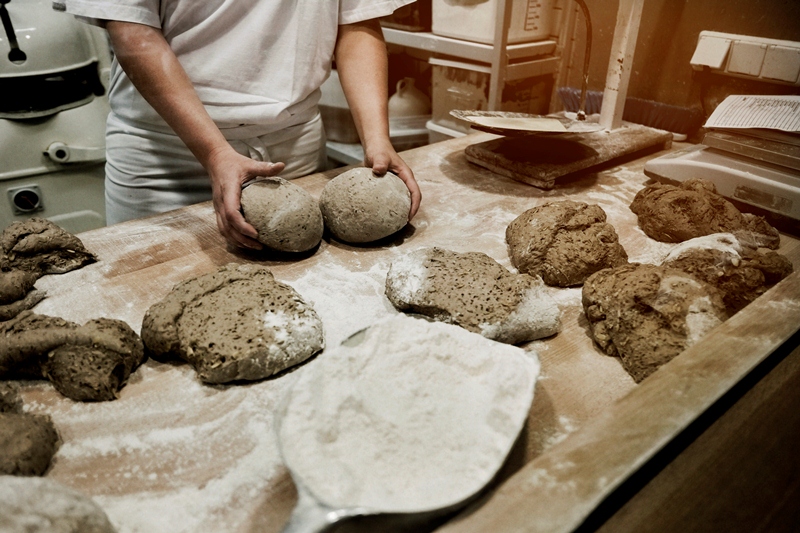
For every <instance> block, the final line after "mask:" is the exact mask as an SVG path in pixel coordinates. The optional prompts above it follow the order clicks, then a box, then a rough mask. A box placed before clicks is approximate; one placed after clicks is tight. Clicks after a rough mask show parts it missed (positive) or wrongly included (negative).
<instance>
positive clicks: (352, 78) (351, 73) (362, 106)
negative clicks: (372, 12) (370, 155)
mask: <svg viewBox="0 0 800 533" xmlns="http://www.w3.org/2000/svg"><path fill="white" fill-rule="evenodd" d="M335 58H336V69H337V71H338V72H339V79H340V80H341V83H342V89H343V90H344V93H345V96H346V97H347V103H348V105H349V106H350V111H351V112H352V114H353V120H354V122H355V124H356V129H357V130H358V134H359V136H360V137H361V142H362V143H363V144H364V145H365V146H367V145H369V144H371V143H373V142H388V141H389V121H388V99H389V98H388V83H389V82H388V74H387V70H388V59H387V53H386V43H385V41H384V40H383V32H382V31H381V27H380V23H379V22H378V21H377V20H368V21H365V22H359V23H356V24H348V25H344V26H339V35H338V37H337V41H336V52H335Z"/></svg>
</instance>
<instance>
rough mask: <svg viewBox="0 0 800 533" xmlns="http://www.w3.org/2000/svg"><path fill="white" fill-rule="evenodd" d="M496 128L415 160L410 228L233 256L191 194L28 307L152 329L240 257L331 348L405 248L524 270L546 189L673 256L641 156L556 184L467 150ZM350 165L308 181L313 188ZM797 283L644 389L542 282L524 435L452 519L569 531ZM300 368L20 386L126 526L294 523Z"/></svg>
mask: <svg viewBox="0 0 800 533" xmlns="http://www.w3.org/2000/svg"><path fill="white" fill-rule="evenodd" d="M492 138H493V136H491V135H488V134H475V135H468V136H466V137H463V138H460V139H453V140H451V141H446V142H443V143H437V144H434V145H430V146H426V147H422V148H418V149H414V150H411V151H408V152H405V153H404V154H403V156H404V158H405V159H406V161H408V163H409V164H410V166H411V167H412V168H413V169H414V171H415V173H416V175H417V177H418V180H419V182H420V186H421V189H422V194H423V203H422V208H421V210H420V212H419V214H418V216H417V217H416V218H415V219H414V222H413V226H412V227H410V228H408V229H407V230H406V231H405V232H403V233H402V234H401V235H399V236H398V237H397V238H396V239H394V240H391V241H390V242H384V243H381V244H380V245H378V246H349V245H345V244H342V243H338V242H336V241H335V240H330V239H326V240H324V241H323V242H322V243H321V245H320V247H319V249H317V250H316V251H315V252H314V253H313V254H310V255H304V256H302V257H299V258H297V257H295V258H291V257H287V256H285V255H284V256H275V255H253V254H245V253H239V252H231V251H229V250H227V249H226V247H225V244H224V242H223V240H222V238H221V237H220V235H219V234H218V232H217V229H216V226H215V223H214V216H213V210H212V208H211V205H210V204H208V203H205V204H198V205H195V206H191V207H188V208H184V209H180V210H178V211H173V212H170V213H165V214H163V215H158V216H155V217H151V218H148V219H143V220H137V221H131V222H127V223H124V224H118V225H115V226H111V227H108V228H103V229H99V230H94V231H90V232H86V233H83V234H81V235H80V236H81V239H82V240H83V241H84V243H85V244H86V246H87V247H88V248H89V249H90V250H91V251H93V252H95V253H96V254H97V255H98V257H99V262H98V263H96V264H93V265H90V266H87V267H85V268H83V269H81V270H78V271H75V272H71V273H68V274H64V275H60V276H46V277H44V278H42V279H40V280H39V282H37V287H38V288H40V289H44V290H46V291H47V292H48V297H47V298H46V299H45V300H44V301H42V302H41V303H40V304H39V305H38V306H37V307H36V308H35V311H37V312H39V313H43V314H48V315H54V316H61V317H64V318H66V319H69V320H72V321H75V322H80V323H83V322H85V321H87V320H89V319H91V318H97V317H100V316H106V317H111V318H118V319H121V320H125V321H126V322H127V323H128V324H130V325H131V327H133V328H134V330H136V331H139V330H140V328H141V322H142V317H143V315H144V313H145V311H146V310H147V308H148V307H149V306H150V305H152V304H153V303H155V302H157V301H159V300H160V299H161V298H163V296H164V295H165V294H166V293H167V292H168V291H169V290H170V289H171V288H172V286H173V285H175V284H176V283H178V282H180V281H182V280H184V279H186V278H188V277H192V276H196V275H199V274H203V273H207V272H210V271H213V270H214V269H216V268H217V267H219V266H221V265H224V264H226V263H228V262H236V263H244V262H255V263H258V264H262V265H265V266H268V267H269V268H270V269H271V270H272V271H273V273H274V274H275V277H276V278H277V279H278V280H280V281H283V282H285V283H288V284H290V285H292V286H293V287H294V288H295V289H296V290H297V291H298V292H299V293H300V294H301V295H303V297H304V298H306V299H307V300H308V301H310V302H311V303H312V304H313V305H314V308H315V309H316V310H317V312H318V313H319V315H320V317H321V318H322V321H323V324H324V328H325V336H326V343H327V345H328V346H333V345H336V344H337V343H338V342H340V341H341V340H343V339H344V338H346V336H348V335H349V334H350V333H353V332H354V331H356V330H358V329H361V328H363V327H364V326H366V325H368V324H370V323H371V322H373V321H375V320H377V319H380V318H382V317H385V316H389V315H391V314H393V313H396V311H395V310H394V309H393V308H392V306H391V304H390V303H389V302H388V300H387V299H386V297H385V295H384V293H383V291H384V283H385V277H386V273H387V271H388V268H389V265H390V264H391V261H392V260H393V259H395V258H398V257H402V256H403V255H405V254H406V253H408V252H409V251H412V250H415V249H417V248H419V247H423V246H441V247H444V248H448V249H451V250H454V251H458V252H466V251H481V252H484V253H486V254H487V255H489V256H491V257H493V258H495V259H496V260H497V261H498V262H500V263H501V264H503V265H504V266H506V267H508V268H511V265H510V261H509V258H508V253H507V250H506V244H505V240H504V234H505V228H506V226H507V225H508V224H509V223H510V222H511V221H512V220H513V219H514V218H516V217H517V216H518V215H519V214H521V213H522V212H524V211H525V210H527V209H530V208H532V207H535V206H537V205H541V204H543V203H545V202H548V201H552V200H558V199H567V198H569V199H572V200H576V201H583V202H590V203H595V204H598V205H600V206H601V207H602V208H603V209H604V210H605V211H606V213H607V216H608V221H609V222H610V223H611V224H613V225H614V227H615V228H616V230H617V233H618V234H619V237H620V242H621V243H622V245H623V246H624V247H625V249H626V250H627V251H628V254H629V256H630V259H631V260H632V261H640V262H653V261H657V260H659V259H660V258H661V257H663V256H664V255H666V253H668V251H669V250H671V249H672V247H673V245H669V244H664V243H657V242H655V241H653V240H652V239H649V238H648V237H646V236H645V235H644V233H643V232H642V231H641V230H640V229H639V228H638V226H637V224H636V216H635V215H634V214H633V213H632V212H631V211H630V209H629V208H628V205H629V204H630V201H631V200H632V199H633V196H634V195H635V194H636V192H638V190H640V189H641V188H642V187H643V186H644V185H645V184H646V183H647V182H648V181H649V180H648V178H647V177H646V176H645V175H644V174H643V171H642V170H643V166H644V162H645V160H644V159H640V160H636V161H632V162H628V163H626V164H624V165H621V166H618V167H615V168H613V169H608V170H605V171H603V172H600V173H597V174H591V175H584V176H582V177H580V178H578V179H575V180H570V181H569V182H568V183H565V184H564V185H563V186H560V187H558V188H557V189H555V190H553V191H544V190H541V189H538V188H535V187H529V186H528V185H526V184H524V183H520V182H518V181H514V180H511V179H508V178H505V177H502V176H498V175H497V174H495V173H493V172H490V171H488V170H486V169H484V168H481V167H478V166H475V165H471V164H469V163H468V162H467V160H466V158H465V156H464V149H465V148H466V147H467V146H468V145H469V144H474V143H475V142H482V141H487V140H490V139H492ZM656 155H661V154H656ZM340 171H341V170H339V171H335V172H329V173H325V174H316V175H313V176H309V177H306V178H302V179H300V180H296V181H295V183H297V184H298V185H300V186H302V187H303V188H305V189H306V190H307V191H309V192H310V193H311V194H312V195H313V196H315V197H318V196H319V194H320V192H321V190H322V188H323V187H324V185H325V184H326V183H327V181H328V179H329V178H330V177H331V176H332V175H333V174H335V173H336V172H340ZM780 252H781V253H783V254H784V255H786V256H787V257H789V258H790V260H791V261H792V262H793V263H794V265H795V268H796V269H798V268H800V240H798V239H796V238H794V237H792V236H789V235H784V236H783V239H782V246H781V249H780ZM798 285H799V284H798V275H795V276H794V277H793V278H792V279H787V280H784V282H782V283H781V284H779V285H778V286H777V287H776V288H775V289H773V290H772V291H770V292H769V293H767V294H766V295H764V296H762V298H760V299H759V300H758V301H757V302H756V304H753V306H751V307H748V308H746V309H745V310H744V311H742V312H741V313H739V314H738V315H736V317H734V318H733V319H732V320H731V321H729V322H728V323H726V324H723V326H722V327H720V328H718V330H715V331H714V332H713V333H712V334H711V335H710V336H709V338H708V339H706V340H704V341H703V342H701V343H699V344H697V345H696V346H695V347H694V348H693V349H691V350H689V351H687V352H686V353H685V354H683V355H681V356H679V357H678V358H676V359H675V360H674V361H673V362H672V363H670V364H669V365H667V366H665V367H664V368H662V369H661V370H660V371H658V372H656V373H655V374H654V375H653V376H651V377H650V378H648V379H647V380H645V381H644V382H643V383H641V384H639V385H636V384H635V383H634V382H633V380H632V379H631V378H630V377H629V376H628V375H627V374H626V373H625V371H624V370H623V369H622V367H621V365H620V364H619V361H618V360H617V359H615V358H613V357H609V356H606V355H605V354H603V353H602V352H601V351H600V350H599V349H597V348H596V347H595V346H594V344H593V342H592V340H591V338H590V337H589V336H588V333H587V328H588V326H587V323H586V321H585V318H584V316H583V312H582V308H581V303H580V289H579V288H570V289H560V288H549V289H548V291H549V293H550V294H551V296H552V297H553V298H555V299H556V301H557V303H558V304H559V307H560V309H561V313H562V324H563V329H562V331H561V332H560V333H559V334H557V335H555V336H553V337H551V338H548V339H543V340H540V341H535V342H532V343H528V344H527V345H525V346H524V347H525V349H527V350H530V351H535V352H536V353H538V356H539V359H540V361H541V364H542V376H541V379H540V380H539V381H538V383H537V385H536V393H535V398H534V401H533V405H532V406H531V411H530V415H529V418H528V423H527V426H526V428H525V431H524V432H523V434H522V436H521V438H520V441H519V445H518V447H517V448H516V449H515V450H514V452H513V453H512V456H511V457H510V458H509V460H508V462H507V464H506V467H505V470H504V471H503V473H502V474H501V475H500V476H499V477H498V483H502V484H500V485H499V487H495V488H496V489H497V490H493V491H490V492H489V493H488V494H487V496H486V498H485V499H483V500H481V502H480V504H478V505H476V506H475V507H474V508H472V509H470V510H469V511H468V512H467V513H465V514H463V515H462V516H460V517H458V518H457V519H456V520H454V521H453V522H452V523H449V524H448V525H447V526H446V527H447V528H448V530H451V531H481V532H486V531H492V532H502V531H509V532H512V531H513V532H517V531H523V530H525V531H528V530H530V531H549V532H556V531H572V530H573V529H574V528H575V527H577V525H578V524H580V522H581V521H582V520H583V519H584V518H585V517H586V516H587V515H588V514H589V513H591V512H592V510H593V509H594V508H595V507H596V505H597V504H598V502H600V501H601V500H602V499H603V498H604V497H606V496H607V495H608V494H609V493H610V492H611V491H613V490H614V489H615V487H617V486H618V485H619V484H620V483H622V482H623V481H624V480H625V479H626V478H628V477H629V476H631V475H632V474H633V473H635V472H636V471H637V470H638V468H639V467H640V466H641V465H642V464H644V462H646V461H647V459H648V458H649V457H652V456H653V455H654V454H656V453H658V451H659V450H660V449H662V448H663V446H664V445H665V444H666V443H667V442H669V441H670V440H671V439H672V438H673V437H674V436H675V435H677V434H678V433H679V432H680V431H682V430H683V428H685V427H686V425H687V424H690V423H691V422H692V421H693V420H694V419H695V418H696V417H698V416H699V415H700V413H702V412H703V411H704V410H705V409H706V408H707V406H708V405H710V404H711V403H713V402H714V401H715V398H718V397H719V396H720V395H721V394H724V393H725V391H727V390H729V389H730V388H731V386H732V385H733V384H734V383H736V382H737V381H738V379H739V378H740V377H741V376H742V375H744V374H746V373H747V372H748V371H749V369H751V368H753V367H754V366H755V365H757V364H758V362H759V361H761V360H763V359H764V358H765V357H767V356H768V355H769V353H771V351H772V350H773V348H774V346H775V345H777V344H780V343H781V342H783V341H784V340H785V339H786V336H787V335H788V334H790V332H793V331H797V329H798V328H800V287H798ZM320 357H324V352H323V354H322V355H320ZM309 364H313V361H311V362H310V363H309ZM304 368H306V367H302V366H301V367H300V368H298V369H296V370H295V371H294V372H288V373H286V374H284V375H281V376H279V377H276V378H273V379H267V380H264V381H261V382H257V383H251V384H237V385H228V386H208V385H203V384H202V383H200V382H199V381H198V380H197V378H196V377H195V374H194V372H193V371H192V370H191V368H190V367H188V365H185V364H162V363H158V362H155V361H148V362H147V363H145V365H144V366H143V367H142V368H140V369H138V370H137V371H136V372H135V373H134V374H133V376H132V378H131V380H130V382H129V384H128V385H127V386H126V387H125V388H124V389H123V390H122V391H121V394H120V397H119V399H117V400H115V401H113V402H102V403H79V402H73V401H71V400H68V399H66V398H64V397H63V396H61V395H60V394H58V393H57V392H56V391H55V390H54V389H53V388H52V386H50V385H49V383H46V382H29V383H26V384H25V385H24V387H23V391H22V395H23V400H24V401H25V408H26V410H27V411H30V412H34V413H46V414H49V415H51V416H52V417H53V420H54V423H55V425H56V427H57V429H58V431H59V433H60V435H61V438H62V441H63V443H62V445H61V448H60V449H59V451H58V453H57V454H56V456H55V460H54V464H53V466H52V468H51V470H50V471H49V472H48V474H47V475H48V476H49V477H52V478H53V479H55V480H57V481H60V482H62V483H65V484H67V485H69V486H71V487H74V488H76V489H78V490H80V491H82V492H84V493H86V494H88V495H90V496H92V497H93V498H94V499H95V501H97V502H98V503H99V504H100V505H101V506H102V507H103V508H104V509H105V510H106V512H107V513H108V515H109V517H110V518H111V520H112V522H113V523H114V525H115V526H116V528H117V529H118V531H119V533H134V532H140V531H147V532H148V533H161V532H169V533H181V532H187V533H188V532H192V533H195V532H209V533H216V532H220V533H223V532H224V533H229V532H234V533H239V532H241V533H244V532H255V531H259V532H266V533H269V532H278V531H280V530H281V528H282V527H283V525H284V524H285V522H286V520H287V519H288V516H289V513H290V512H291V509H292V507H293V506H294V504H295V502H296V499H297V495H296V492H295V489H294V485H293V483H292V481H291V479H290V477H289V475H288V473H287V471H286V468H285V467H284V466H283V464H282V461H281V459H280V454H279V453H278V448H277V443H276V439H275V435H274V429H275V422H276V413H277V412H278V409H279V406H280V404H281V401H282V399H283V398H284V395H285V393H286V391H287V390H288V388H289V387H290V386H291V384H292V383H293V382H294V380H296V378H297V376H299V375H300V373H301V372H302V371H303V369H304Z"/></svg>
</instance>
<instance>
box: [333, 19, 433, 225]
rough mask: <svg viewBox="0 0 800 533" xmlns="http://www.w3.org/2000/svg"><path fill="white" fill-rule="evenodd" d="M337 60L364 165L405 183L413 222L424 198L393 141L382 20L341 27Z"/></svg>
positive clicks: (337, 42) (409, 214)
mask: <svg viewBox="0 0 800 533" xmlns="http://www.w3.org/2000/svg"><path fill="white" fill-rule="evenodd" d="M335 57H336V70H337V71H338V72H339V79H340V80H341V83H342V89H343V90H344V94H345V97H346V98H347V103H348V105H349V106H350V111H351V112H352V114H353V120H354V122H355V124H356V129H357V130H358V136H359V137H360V138H361V144H362V145H363V146H364V164H365V165H366V166H368V167H372V170H373V172H375V173H376V174H379V175H382V174H385V173H386V171H387V170H389V171H391V172H393V173H395V174H397V175H398V176H399V177H400V179H402V180H403V181H404V182H405V184H406V187H408V190H409V192H410V193H411V210H410V211H409V213H408V218H409V220H411V218H412V217H413V216H414V215H415V214H416V213H417V209H419V203H420V200H421V198H422V195H421V194H420V190H419V186H418V185H417V181H416V179H414V173H413V172H412V171H411V169H410V168H409V166H408V165H407V164H406V163H405V161H403V159H402V158H401V157H400V156H399V155H398V154H397V152H396V151H395V149H394V147H393V146H392V143H391V142H390V140H389V111H388V107H389V104H388V101H389V97H388V91H389V89H388V85H389V81H388V72H387V71H388V63H389V61H388V58H387V52H386V43H385V41H384V40H383V32H382V31H381V26H380V23H379V22H378V20H377V19H372V20H367V21H364V22H358V23H355V24H345V25H342V26H339V34H338V36H337V38H336V49H335Z"/></svg>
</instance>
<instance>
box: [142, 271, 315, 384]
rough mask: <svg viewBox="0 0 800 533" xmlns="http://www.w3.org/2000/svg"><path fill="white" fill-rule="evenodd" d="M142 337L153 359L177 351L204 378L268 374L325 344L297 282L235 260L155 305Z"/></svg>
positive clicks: (178, 287)
mask: <svg viewBox="0 0 800 533" xmlns="http://www.w3.org/2000/svg"><path fill="white" fill-rule="evenodd" d="M142 340H143V341H144V344H145V346H146V347H147V348H148V350H150V352H151V354H152V355H153V356H154V357H156V358H169V357H179V358H181V359H183V360H185V361H187V362H188V363H189V364H191V365H192V366H193V367H194V369H195V370H196V371H197V374H198V376H199V377H200V379H201V380H203V381H205V382H207V383H227V382H230V381H237V380H257V379H263V378H266V377H268V376H271V375H272V374H275V373H276V372H280V371H281V370H284V369H286V368H289V367H291V366H294V365H296V364H298V363H301V362H302V361H305V360H306V359H308V358H309V357H311V356H312V355H314V354H315V353H317V352H318V351H320V350H321V349H322V347H323V335H322V322H321V321H320V319H319V317H318V316H317V313H316V312H315V311H314V309H313V308H312V307H311V306H310V305H309V304H307V303H306V302H305V301H304V300H303V298H302V297H301V296H300V295H299V294H298V293H297V292H296V291H295V290H294V289H293V288H291V287H290V286H289V285H286V284H284V283H280V282H278V281H276V280H275V278H274V277H273V276H272V273H271V272H270V271H269V270H268V269H266V268H264V267H261V266H258V265H252V264H244V265H236V264H233V263H231V264H229V265H226V266H224V267H222V268H220V269H219V270H217V271H216V272H212V273H210V274H205V275H203V276H199V277H196V278H192V279H189V280H186V281H183V282H181V283H179V284H178V285H176V286H175V288H174V289H173V290H172V291H171V292H170V293H169V294H167V296H166V297H165V298H164V299H163V300H161V301H160V302H158V303H156V304H153V305H152V306H151V307H150V308H149V309H148V310H147V312H146V313H145V316H144V321H143V323H142Z"/></svg>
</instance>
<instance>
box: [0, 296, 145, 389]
mask: <svg viewBox="0 0 800 533" xmlns="http://www.w3.org/2000/svg"><path fill="white" fill-rule="evenodd" d="M143 361H144V346H143V345H142V340H141V339H140V338H139V336H138V335H137V334H136V332H135V331H133V330H132V329H131V327H130V326H128V324H126V323H125V322H123V321H121V320H116V319H110V318H97V319H94V320H90V321H88V322H87V323H86V324H84V325H82V326H81V325H78V324H76V323H74V322H69V321H67V320H64V319H62V318H59V317H51V316H47V315H38V314H35V313H33V312H31V311H24V312H22V313H20V314H19V315H18V316H17V317H15V318H14V319H12V320H9V321H7V322H3V323H2V324H0V377H11V378H13V377H32V378H42V377H46V378H48V379H49V380H50V381H51V382H52V383H53V386H54V387H55V388H56V390H58V391H59V392H60V393H61V394H63V395H64V396H66V397H68V398H71V399H73V400H78V401H105V400H113V399H115V398H116V397H117V393H118V392H119V390H120V389H122V387H124V386H125V384H126V383H127V380H128V377H129V376H130V374H131V373H132V372H133V371H134V370H135V369H136V368H137V367H138V366H139V365H140V364H141V363H142V362H143Z"/></svg>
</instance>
